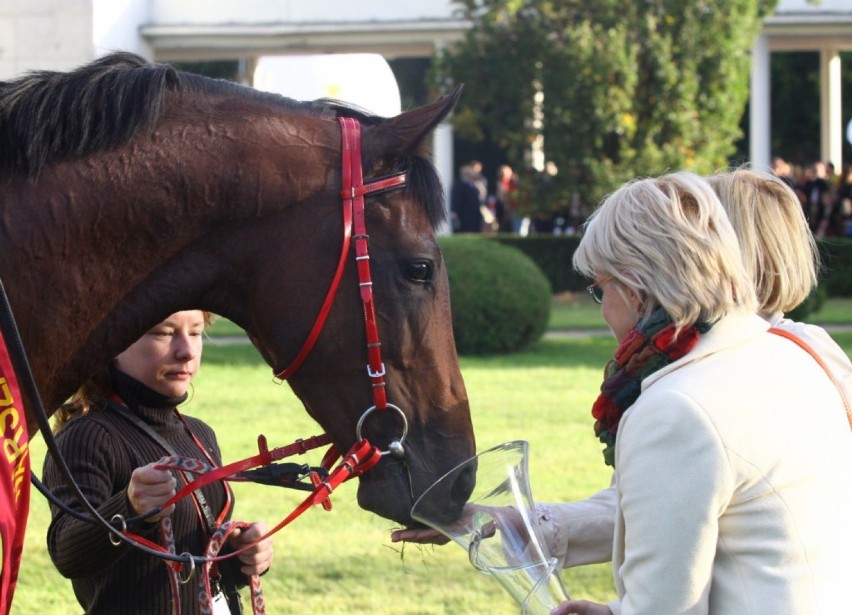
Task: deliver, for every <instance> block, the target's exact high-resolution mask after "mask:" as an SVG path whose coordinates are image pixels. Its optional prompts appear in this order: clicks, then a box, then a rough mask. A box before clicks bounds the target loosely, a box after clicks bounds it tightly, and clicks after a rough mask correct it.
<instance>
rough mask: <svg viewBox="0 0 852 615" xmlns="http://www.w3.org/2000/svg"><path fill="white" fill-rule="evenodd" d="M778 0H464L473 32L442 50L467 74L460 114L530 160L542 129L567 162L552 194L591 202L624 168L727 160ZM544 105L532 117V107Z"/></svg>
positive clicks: (529, 186) (642, 170)
mask: <svg viewBox="0 0 852 615" xmlns="http://www.w3.org/2000/svg"><path fill="white" fill-rule="evenodd" d="M776 2H777V0H637V1H636V2H624V1H623V0H596V1H595V2H588V1H586V0H464V1H461V2H457V4H459V5H460V7H461V11H462V13H463V15H464V16H465V17H466V18H468V19H470V20H471V21H472V22H473V27H472V28H471V29H470V31H469V32H468V34H467V36H466V38H465V39H464V41H463V42H462V43H460V44H459V45H458V46H457V47H455V48H453V49H451V50H449V51H448V52H446V53H445V54H444V55H443V56H441V57H439V58H438V59H437V61H436V75H437V76H438V78H439V80H440V81H441V82H442V83H445V82H449V83H458V82H464V83H465V93H464V96H463V97H462V101H461V104H460V107H459V109H458V110H457V113H456V117H455V127H456V130H457V132H458V134H459V135H460V136H462V137H463V138H467V139H483V140H488V141H490V142H492V143H494V144H495V145H496V146H497V147H499V148H501V149H502V150H503V151H504V153H505V156H506V159H507V161H508V162H509V164H511V165H512V166H515V167H517V168H524V166H527V167H528V166H529V163H528V160H527V157H526V153H527V152H528V151H529V149H530V147H531V145H532V144H533V143H534V142H535V139H536V137H537V136H539V135H541V136H543V138H544V154H545V157H546V159H547V160H549V161H552V162H554V163H555V164H556V167H557V168H558V169H559V173H558V174H557V175H556V176H555V177H553V178H552V182H551V183H552V185H551V187H550V189H551V190H552V191H553V192H552V197H551V198H550V199H549V200H547V201H543V200H542V199H541V195H538V194H536V186H537V185H539V184H538V183H537V182H534V181H529V180H528V181H527V182H525V186H526V191H525V192H526V194H527V195H528V196H529V197H530V198H529V199H528V200H529V202H528V203H527V206H528V208H529V209H530V210H537V211H538V212H539V213H540V214H549V213H555V212H556V211H558V210H561V209H564V208H565V205H566V204H567V203H569V202H570V200H571V197H572V195H575V194H576V195H579V197H580V199H581V200H582V202H583V204H584V205H585V207H586V208H587V209H588V208H590V207H591V206H593V205H594V204H595V203H597V201H598V200H599V199H600V198H602V197H603V196H604V195H606V194H607V193H608V192H611V191H612V190H614V189H615V188H616V187H617V186H619V185H620V184H622V183H623V182H625V181H626V180H628V179H630V178H632V177H635V176H641V175H654V174H659V173H663V172H666V171H669V170H675V169H677V170H681V169H688V170H693V171H695V172H698V173H709V172H712V171H714V170H716V169H718V168H720V167H723V166H725V165H726V164H727V160H728V157H729V156H730V155H732V154H733V153H734V152H735V144H736V140H737V139H738V137H739V136H740V124H739V122H740V117H741V116H742V113H743V109H744V107H745V104H746V102H747V100H748V77H749V69H750V57H749V51H750V49H751V46H752V43H753V40H754V37H755V36H756V34H757V33H758V32H759V28H760V23H761V19H762V18H763V17H764V16H766V14H767V13H768V12H769V11H771V10H772V9H774V7H775V4H776ZM536 113H538V114H539V115H538V118H540V120H541V123H540V125H538V126H537V125H535V123H534V121H533V120H534V118H536Z"/></svg>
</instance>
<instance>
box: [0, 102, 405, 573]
mask: <svg viewBox="0 0 852 615" xmlns="http://www.w3.org/2000/svg"><path fill="white" fill-rule="evenodd" d="M338 123H339V125H340V130H341V157H342V166H341V171H342V173H341V184H342V188H341V191H340V197H341V198H342V215H343V243H342V246H341V251H340V257H339V259H338V265H337V270H336V271H335V274H334V278H333V279H332V282H331V286H330V287H329V290H328V292H327V294H326V297H325V300H324V302H323V305H322V308H321V310H320V312H319V314H318V316H317V318H316V321H315V322H314V325H313V327H312V328H311V331H310V333H309V335H308V337H307V339H306V341H305V343H304V344H303V345H302V347H301V349H300V350H299V352H298V353H297V355H296V357H295V358H294V359H293V361H292V362H291V363H290V365H288V366H287V367H286V368H285V369H283V370H281V371H279V372H277V373H276V374H275V376H276V378H278V379H280V380H282V381H283V380H286V379H287V378H288V377H290V376H292V375H293V374H294V373H295V372H296V371H297V370H298V369H299V367H300V366H301V365H302V363H303V362H304V361H305V359H306V358H307V356H308V354H309V353H310V351H311V349H312V348H313V346H314V345H315V343H316V341H317V338H318V337H319V334H320V333H321V331H322V329H323V327H324V325H325V322H326V319H327V317H328V314H329V311H330V310H331V306H332V304H333V303H334V298H335V296H336V294H337V289H338V287H339V285H340V280H341V278H342V276H343V271H344V269H345V265H346V260H347V257H348V254H349V250H350V246H351V245H352V244H353V243H354V247H355V261H356V268H357V272H358V284H359V288H360V296H361V301H362V304H363V308H364V309H363V312H364V328H365V332H366V339H367V359H368V361H367V374H368V377H369V378H370V382H371V388H372V394H373V406H371V407H370V408H368V409H367V410H366V411H364V413H363V414H362V415H361V417H360V419H359V420H358V423H357V426H356V442H355V444H354V445H353V447H352V448H351V449H350V451H349V452H348V453H347V454H346V455H345V456H344V458H343V461H342V462H341V463H340V464H339V465H338V466H337V467H336V468H334V470H332V471H330V473H329V474H328V476H327V477H326V478H325V479H320V478H319V476H318V475H317V473H316V472H313V473H312V476H311V480H312V481H313V482H314V486H315V489H314V491H313V493H312V494H311V495H310V496H309V497H308V498H307V499H306V500H305V501H304V502H303V503H302V504H301V505H300V506H299V507H298V508H297V509H296V510H295V511H293V513H291V514H290V515H289V516H288V517H287V518H286V519H284V520H283V521H282V522H281V523H279V524H278V525H277V526H276V527H275V528H273V529H272V530H271V531H269V532H268V533H267V534H266V535H264V536H263V537H261V538H260V539H259V540H263V539H265V538H267V537H268V536H271V535H272V534H274V533H275V532H276V531H278V530H280V529H281V528H282V527H284V526H285V525H287V524H288V523H289V522H290V521H292V520H293V519H295V518H296V517H297V516H298V515H299V514H301V512H303V511H304V510H307V509H308V508H310V507H311V506H313V505H316V504H322V505H323V506H324V507H326V508H328V507H330V504H329V501H328V496H329V495H330V494H331V492H332V491H333V489H335V488H336V487H337V486H339V485H340V484H341V483H343V482H344V481H346V480H348V479H349V478H353V477H355V476H360V475H361V474H363V473H364V472H366V471H367V470H369V469H370V468H371V467H373V466H374V465H375V464H376V463H378V461H379V459H380V458H381V456H383V455H386V454H391V455H393V456H394V457H397V458H403V457H404V454H405V453H404V447H403V443H404V441H405V438H406V436H407V433H408V421H407V418H406V416H405V414H404V413H403V412H402V410H401V409H400V408H399V407H397V406H395V405H394V404H391V403H388V401H387V395H386V386H385V379H384V377H385V367H384V363H383V362H382V354H381V341H380V339H379V332H378V326H377V324H376V315H375V306H374V302H373V291H372V285H373V282H372V278H371V273H370V262H369V261H370V256H369V235H368V234H367V230H366V222H365V211H364V209H365V202H364V197H365V196H367V195H371V194H377V193H379V192H384V191H387V190H393V189H397V188H402V187H403V186H405V185H406V182H407V174H406V172H404V171H401V172H397V173H393V174H391V175H388V176H384V177H379V178H375V179H373V180H371V181H369V182H367V183H365V182H364V177H363V168H362V160H361V130H360V123H359V122H358V120H356V119H354V118H346V117H340V118H338ZM353 230H354V234H353ZM0 327H2V331H3V332H4V334H6V337H7V344H8V346H9V355H10V358H11V359H12V362H13V364H14V366H15V371H16V372H18V373H20V374H22V375H23V378H21V385H22V386H21V388H22V391H23V392H24V393H25V395H26V396H28V397H29V399H30V400H31V403H32V405H33V407H34V414H35V418H36V422H37V424H38V426H39V430H40V431H41V432H42V437H43V438H44V440H45V443H46V445H47V449H48V451H49V453H50V454H51V455H52V456H53V458H54V461H55V462H56V464H57V467H58V469H59V472H60V474H61V475H62V477H63V479H64V480H65V482H66V483H67V484H68V485H69V486H70V487H71V489H72V492H73V493H74V495H75V497H76V498H77V500H78V501H79V502H80V503H81V505H82V506H83V508H84V509H85V511H86V513H88V515H91V516H89V517H87V516H86V514H84V513H81V512H78V511H76V510H73V509H70V508H69V507H67V506H66V505H65V504H64V502H61V501H60V500H58V498H56V496H54V495H53V494H52V493H51V492H50V491H49V490H48V489H47V488H46V487H45V486H44V485H43V484H41V482H40V481H38V479H37V478H36V477H35V476H34V475H33V476H32V477H31V478H32V482H33V484H34V485H35V486H36V488H37V489H38V490H39V491H40V492H41V493H42V494H43V495H44V496H45V497H47V498H48V499H49V500H50V501H51V502H52V503H53V504H54V505H56V506H58V507H59V508H61V509H63V510H64V511H65V512H67V513H69V514H72V515H73V516H75V517H76V518H78V519H80V520H83V521H87V522H90V523H97V524H99V525H102V526H103V527H105V528H106V529H107V531H108V533H109V537H110V540H112V541H113V542H114V543H115V544H120V543H126V544H129V545H131V546H133V547H134V548H137V549H139V550H141V551H143V552H145V553H148V554H149V555H154V556H156V557H159V558H160V559H164V560H167V561H170V562H172V563H175V564H187V565H189V566H190V569H194V567H195V563H196V562H199V563H208V562H212V561H219V560H222V559H225V558H226V557H229V556H233V555H236V554H237V553H240V552H242V551H244V550H245V549H247V548H249V547H250V546H251V545H247V546H245V547H243V548H241V549H240V550H238V551H234V552H231V553H229V554H228V556H218V557H203V556H195V555H191V554H188V553H181V554H176V553H169V552H165V551H163V550H161V549H158V548H157V547H156V545H151V544H147V541H140V540H138V538H139V537H137V536H135V535H133V534H130V533H128V532H127V526H128V525H132V524H133V523H136V522H138V521H141V520H142V519H145V518H147V517H150V516H151V515H152V514H156V513H157V512H159V510H156V511H148V512H145V513H143V514H141V515H138V516H137V517H134V518H133V519H127V520H125V519H118V520H116V519H112V520H109V521H108V520H107V519H105V518H104V517H103V516H102V515H101V514H100V513H99V512H98V510H97V509H96V508H95V507H94V506H93V505H92V504H91V502H89V500H88V499H87V498H86V497H85V495H84V494H83V492H82V490H81V488H80V486H79V485H78V484H77V482H76V481H75V480H74V477H73V475H72V474H71V471H70V469H69V468H68V465H67V464H66V463H65V460H64V459H63V458H62V455H61V454H60V451H59V448H58V446H57V444H56V440H55V438H54V436H53V432H52V430H51V428H50V422H49V418H48V414H47V412H46V410H45V408H44V404H43V402H42V399H41V395H40V393H39V391H38V387H37V385H36V383H35V379H34V377H33V373H32V369H31V366H30V364H29V360H28V358H27V355H26V352H25V350H24V347H23V342H22V341H21V339H20V333H19V331H18V328H17V324H16V322H15V319H14V316H13V314H12V309H11V306H10V304H9V301H8V297H7V295H6V292H5V289H4V287H3V285H2V281H0ZM388 408H391V409H393V410H395V411H396V412H397V413H398V414H399V416H400V417H401V419H402V425H403V427H402V434H401V436H400V438H399V439H398V440H394V441H392V442H391V443H390V444H389V446H388V450H386V451H378V449H376V448H375V447H374V446H372V445H371V444H370V443H369V442H367V441H366V440H365V439H364V438H363V437H362V427H363V424H364V421H365V420H366V419H367V417H368V416H369V415H370V414H371V413H372V412H373V411H375V410H385V409H388ZM328 443H330V438H329V437H328V436H327V435H325V434H324V435H322V436H314V437H313V438H310V439H309V440H308V441H303V440H297V441H296V443H294V444H292V445H289V446H287V447H281V448H279V449H274V450H269V449H267V448H266V442H265V439H264V438H263V436H260V437H259V439H258V446H259V449H260V450H259V454H258V455H255V456H253V457H250V458H248V459H245V460H242V461H238V462H234V463H232V464H228V465H227V466H223V467H221V468H217V470H216V471H213V472H210V473H209V474H206V475H203V476H201V477H199V478H197V479H196V480H194V481H192V482H191V483H190V484H188V485H186V486H185V487H184V488H183V489H182V490H181V491H180V492H179V493H178V494H176V496H175V497H174V498H172V500H170V501H169V503H167V504H166V505H165V506H163V507H162V508H165V507H167V506H169V505H171V504H172V503H174V502H175V501H176V500H177V499H179V498H180V497H182V496H183V495H185V494H187V493H189V492H190V491H191V490H194V489H198V488H200V487H201V486H203V485H204V484H208V483H210V482H214V481H216V480H224V479H225V478H227V477H228V476H229V474H228V473H227V472H226V471H233V470H245V469H247V468H249V467H257V466H260V465H266V464H270V463H272V462H274V461H277V460H279V459H281V458H283V457H285V456H287V455H291V454H294V453H304V452H305V451H306V450H308V449H310V448H315V447H318V446H321V445H323V444H328ZM336 457H339V453H337V452H336V451H335V450H330V451H329V452H327V453H326V456H325V458H324V459H323V465H324V466H328V468H327V469H330V468H331V465H332V464H333V461H334V459H335V458H336Z"/></svg>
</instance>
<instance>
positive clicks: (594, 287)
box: [586, 275, 615, 303]
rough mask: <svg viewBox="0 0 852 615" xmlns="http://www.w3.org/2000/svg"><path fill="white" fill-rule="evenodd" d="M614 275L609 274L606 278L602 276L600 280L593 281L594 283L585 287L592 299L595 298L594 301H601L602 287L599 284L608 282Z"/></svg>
mask: <svg viewBox="0 0 852 615" xmlns="http://www.w3.org/2000/svg"><path fill="white" fill-rule="evenodd" d="M614 277H615V276H613V275H611V276H609V277H608V278H604V279H603V280H601V281H600V282H595V283H594V284H589V285H588V286H587V287H586V290H587V291H589V294H590V295H591V296H592V299H594V300H595V303H603V288H601V284H603V283H604V282H609V281H610V280H611V279H613V278H614Z"/></svg>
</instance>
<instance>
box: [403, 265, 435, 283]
mask: <svg viewBox="0 0 852 615" xmlns="http://www.w3.org/2000/svg"><path fill="white" fill-rule="evenodd" d="M405 277H406V278H408V279H409V280H411V281H412V282H429V281H430V280H431V279H432V261H427V260H422V261H408V262H407V263H406V264H405Z"/></svg>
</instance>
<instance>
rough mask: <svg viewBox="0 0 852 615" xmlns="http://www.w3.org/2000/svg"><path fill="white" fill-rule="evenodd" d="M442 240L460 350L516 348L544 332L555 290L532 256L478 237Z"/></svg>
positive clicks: (506, 350) (482, 352)
mask: <svg viewBox="0 0 852 615" xmlns="http://www.w3.org/2000/svg"><path fill="white" fill-rule="evenodd" d="M439 241H440V245H441V252H442V253H443V256H444V262H445V263H446V267H447V275H448V277H449V280H450V298H451V301H452V309H453V332H454V335H455V340H456V350H457V351H458V352H459V354H467V355H471V354H475V355H486V354H498V353H509V352H517V351H518V350H522V349H524V348H526V347H527V346H529V345H530V344H532V343H533V342H535V341H537V340H538V339H539V338H541V336H542V335H544V332H545V330H546V329H547V323H548V320H549V319H550V304H551V295H552V293H551V289H550V285H549V284H548V282H547V278H546V277H545V276H544V274H543V273H542V272H541V270H540V269H539V268H538V267H537V266H536V264H535V263H534V262H533V261H532V260H531V259H530V258H529V257H527V256H525V255H524V254H523V253H522V252H520V251H518V250H513V249H512V248H509V247H507V246H503V245H500V244H499V243H497V242H494V241H489V240H488V239H486V238H484V237H482V236H478V235H455V236H445V237H441V238H439Z"/></svg>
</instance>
